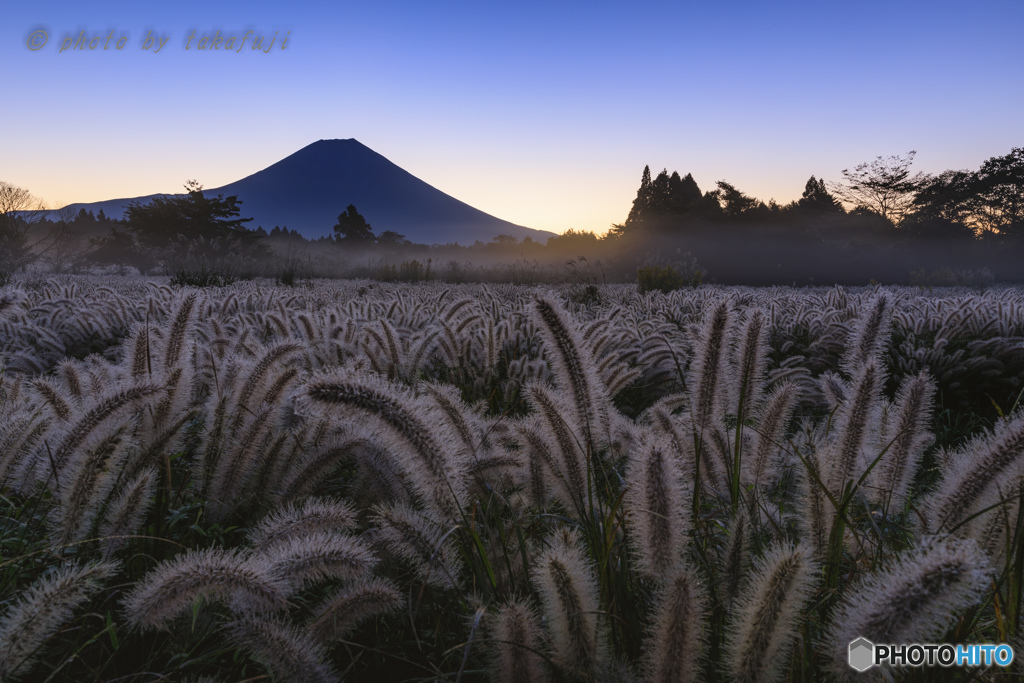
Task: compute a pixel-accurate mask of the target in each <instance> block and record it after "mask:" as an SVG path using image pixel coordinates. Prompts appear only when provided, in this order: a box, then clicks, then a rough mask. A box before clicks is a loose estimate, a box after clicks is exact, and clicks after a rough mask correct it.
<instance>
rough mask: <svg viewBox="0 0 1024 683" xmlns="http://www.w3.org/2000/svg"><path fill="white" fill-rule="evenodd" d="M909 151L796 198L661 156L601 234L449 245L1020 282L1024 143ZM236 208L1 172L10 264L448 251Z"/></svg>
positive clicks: (610, 272) (364, 227)
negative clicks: (75, 199) (956, 274)
mask: <svg viewBox="0 0 1024 683" xmlns="http://www.w3.org/2000/svg"><path fill="white" fill-rule="evenodd" d="M914 156H915V152H913V151H912V152H909V153H907V154H905V155H896V156H890V157H877V158H876V159H874V160H873V161H870V162H864V163H861V164H858V165H857V166H855V167H853V168H850V169H845V170H843V171H842V179H841V180H839V181H836V182H826V181H825V180H823V179H821V178H818V177H816V176H813V175H812V176H811V177H810V178H809V179H808V181H807V183H806V184H805V186H804V190H803V193H802V195H801V196H800V198H799V199H797V200H794V201H792V202H790V203H788V204H785V205H780V204H778V203H776V202H775V201H774V200H769V201H768V202H765V201H763V200H760V199H758V198H756V197H753V196H750V195H748V194H746V193H744V192H743V191H741V190H740V189H738V188H737V187H736V186H734V185H733V184H731V183H729V182H727V181H725V180H720V181H718V182H717V183H716V184H715V186H714V189H711V190H708V191H702V190H701V188H700V187H699V186H698V184H697V182H696V180H695V179H694V178H693V176H692V174H689V173H688V174H686V175H685V176H681V175H680V174H679V173H678V172H672V173H671V174H670V173H669V172H668V170H667V169H665V170H663V171H661V173H659V174H658V175H657V176H652V174H651V171H650V167H649V166H648V167H645V168H644V170H643V173H642V175H641V179H640V187H639V189H638V190H637V195H636V198H635V199H634V200H633V204H632V206H631V207H630V210H629V213H628V215H627V217H626V220H625V221H624V222H623V223H621V224H614V225H612V227H611V230H609V231H608V232H607V233H606V234H605V235H597V234H596V233H593V232H589V231H578V230H573V229H569V230H567V231H566V232H565V233H563V234H561V235H557V236H554V237H552V238H550V239H549V240H548V242H547V244H541V243H538V242H534V241H533V240H531V239H530V238H526V239H525V240H523V241H522V242H520V241H519V240H517V239H516V238H514V237H511V236H508V235H499V236H497V237H496V238H494V239H493V240H492V241H491V242H489V243H486V244H485V243H482V242H478V243H476V244H475V245H472V246H471V247H460V246H458V245H447V246H446V247H443V248H441V249H442V250H446V251H444V253H445V254H446V255H449V252H450V255H449V256H450V257H453V258H465V259H470V260H471V259H474V258H485V259H490V260H492V261H493V260H500V259H502V258H520V257H522V258H536V259H549V260H557V259H562V260H564V259H565V258H576V257H579V256H586V257H588V258H589V259H591V261H594V260H598V261H600V262H601V263H602V268H603V270H604V273H605V276H606V277H608V278H610V279H617V280H621V279H625V280H629V279H632V278H634V277H635V275H636V271H637V269H638V268H639V267H643V266H647V265H672V264H680V263H684V262H685V263H686V264H688V265H687V266H686V267H687V268H688V269H689V270H694V269H696V268H700V269H702V270H705V271H706V272H708V274H710V275H711V276H712V277H711V279H712V280H718V281H721V282H744V283H750V284H757V283H789V282H798V283H804V284H807V283H818V282H824V281H829V280H832V281H837V282H850V283H861V284H862V283H864V282H865V281H866V280H868V279H878V280H884V281H889V282H895V281H907V280H908V278H909V277H910V274H911V273H912V272H925V273H929V272H933V271H934V272H939V271H951V272H953V271H960V270H965V269H966V270H972V269H990V268H995V269H996V270H997V274H998V275H999V277H1000V278H1001V279H1007V280H1019V279H1024V269H1022V267H1021V266H1020V263H1021V256H1022V255H1024V148H1014V149H1012V150H1011V151H1010V152H1009V153H1008V154H1006V155H1003V156H998V157H993V158H991V159H988V160H987V161H985V162H984V163H983V164H982V165H981V166H980V167H979V168H978V169H977V170H974V171H967V170H958V171H952V170H951V171H944V172H942V173H940V174H938V175H928V174H924V173H920V172H918V173H914V172H912V170H911V166H912V163H913V160H914ZM241 205H242V202H241V200H239V199H238V197H236V196H228V197H224V196H223V195H217V196H215V197H214V196H209V195H208V194H207V193H204V192H203V189H202V186H201V185H199V183H198V182H196V181H189V182H188V183H186V185H185V193H184V194H182V195H174V196H161V197H156V198H154V199H152V200H150V201H149V202H145V203H142V202H133V203H132V204H130V205H129V206H128V207H127V209H126V211H125V214H124V217H123V218H122V219H120V220H114V219H110V218H108V217H106V216H104V215H103V212H102V211H100V212H99V214H98V215H93V214H91V213H90V212H86V211H85V210H84V209H83V210H81V211H79V212H78V213H77V214H76V213H73V212H71V211H69V210H68V209H66V208H65V209H59V210H57V211H55V212H51V213H50V215H49V216H46V217H43V215H42V214H43V212H40V211H39V210H38V209H40V208H41V207H39V206H38V203H37V202H36V201H35V200H34V199H33V198H32V196H31V195H30V194H29V193H28V191H26V190H24V189H21V188H17V187H15V186H13V185H10V184H8V183H2V182H0V272H10V271H13V270H17V269H19V268H24V267H26V266H27V265H29V264H31V263H32V262H33V261H40V262H42V263H43V264H44V266H46V267H48V268H50V269H51V270H53V271H56V272H64V271H66V270H69V269H73V268H75V267H79V268H82V267H90V266H96V265H110V264H121V265H124V264H130V265H132V266H135V267H137V268H139V270H140V271H142V272H158V271H159V270H163V271H164V272H170V271H173V270H175V269H180V268H187V267H202V268H230V267H234V268H237V267H238V265H239V264H240V263H248V264H260V263H267V262H272V261H274V260H275V259H280V258H281V257H282V255H288V254H295V253H300V252H301V253H312V252H317V253H318V254H319V255H321V256H325V257H326V258H332V256H331V255H332V254H333V255H334V257H338V258H341V257H343V256H344V255H346V254H377V255H378V256H381V257H382V258H390V257H391V256H395V257H396V258H397V257H398V256H397V255H399V254H404V255H409V257H410V258H419V255H423V256H428V254H427V253H426V252H428V251H430V250H434V251H437V250H438V247H428V246H427V245H417V244H413V243H412V242H411V241H410V240H408V239H406V238H405V236H404V235H401V234H399V233H397V232H395V231H392V230H383V231H381V232H379V233H376V234H375V233H374V230H373V227H372V226H371V224H370V222H369V221H368V220H367V218H366V217H364V216H363V215H362V214H360V213H359V211H358V210H357V208H356V207H355V206H354V205H352V204H349V205H348V206H347V207H346V208H345V209H344V210H343V211H342V212H341V213H340V214H339V215H338V219H337V222H336V224H335V225H334V226H333V235H332V236H331V237H327V238H320V239H316V240H308V239H306V238H304V237H303V236H302V235H300V234H299V233H298V232H297V231H293V230H289V229H288V228H287V227H280V226H275V227H274V228H273V229H271V230H270V231H269V232H267V231H266V230H265V229H264V228H263V227H262V226H260V227H257V228H255V229H254V228H251V227H249V226H248V225H247V224H248V223H251V222H252V219H251V218H244V217H242V206H241ZM33 210H35V211H34V212H33ZM33 215H35V216H36V217H35V218H33ZM697 262H699V264H700V265H699V266H698V265H697ZM939 284H951V283H947V282H943V283H939Z"/></svg>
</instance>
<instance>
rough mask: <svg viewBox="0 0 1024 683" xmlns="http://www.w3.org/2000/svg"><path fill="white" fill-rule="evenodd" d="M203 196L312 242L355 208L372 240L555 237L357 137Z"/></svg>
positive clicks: (105, 205) (110, 206)
mask: <svg viewBox="0 0 1024 683" xmlns="http://www.w3.org/2000/svg"><path fill="white" fill-rule="evenodd" d="M203 192H204V193H205V194H207V195H218V194H223V195H225V196H231V195H236V196H237V197H238V199H239V200H240V202H241V208H242V217H244V218H248V217H252V218H253V219H254V220H253V221H252V222H250V223H248V226H249V227H251V228H255V227H257V226H260V227H262V228H263V229H264V230H266V231H268V232H269V231H270V230H272V229H273V228H274V227H275V226H280V227H285V226H287V227H288V228H289V229H291V230H298V232H299V233H301V234H302V235H303V236H305V237H307V238H309V239H316V238H319V237H323V236H327V235H331V234H333V226H334V224H335V223H336V222H337V218H338V214H340V213H341V212H342V211H344V210H345V208H346V207H347V206H348V205H349V204H354V205H355V206H356V208H357V209H358V210H359V213H360V214H362V215H363V216H364V217H365V218H366V220H367V222H369V223H370V225H371V226H372V227H373V231H374V233H375V234H378V235H379V234H380V233H381V232H383V231H385V230H392V231H394V232H397V233H400V234H402V235H405V237H406V239H408V240H411V241H413V242H417V243H421V244H449V243H459V244H472V243H473V242H475V241H477V240H480V241H483V242H487V241H490V240H491V239H493V238H494V237H496V236H497V235H501V234H504V235H512V236H514V237H516V238H517V239H523V238H524V237H531V238H532V239H534V240H538V241H544V240H546V239H547V238H548V237H550V236H551V235H553V234H554V233H551V232H547V231H543V230H534V229H532V228H527V227H525V226H521V225H516V224H515V223H511V222H509V221H505V220H502V219H500V218H497V217H495V216H492V215H490V214H488V213H485V212H483V211H481V210H479V209H477V208H474V207H472V206H470V205H469V204H466V203H465V202H462V201H460V200H458V199H456V198H454V197H452V196H450V195H448V194H446V193H444V192H442V191H441V190H439V189H437V188H436V187H434V186H432V185H430V184H428V183H427V182H425V181H423V180H421V179H420V178H417V177H416V176H414V175H412V174H411V173H409V172H408V171H406V170H405V169H403V168H401V167H400V166H398V165H396V164H395V163H393V162H392V161H390V160H388V159H387V158H385V157H384V156H382V155H381V154H378V153H377V152H375V151H373V150H372V149H370V148H369V147H367V146H366V145H364V144H363V143H361V142H359V141H358V140H356V139H355V138H347V139H323V140H318V141H316V142H313V143H310V144H309V145H306V146H305V147H303V148H301V149H299V150H298V151H296V152H294V153H292V154H290V155H288V156H286V157H285V158H283V159H281V160H279V161H277V162H275V163H273V164H271V165H270V166H267V167H266V168H264V169H262V170H260V171H257V172H255V173H252V174H250V175H248V176H245V177H243V178H241V179H239V180H236V181H234V182H232V183H228V184H227V185H222V186H220V187H215V188H210V189H204V190H203ZM160 196H172V195H166V194H159V193H158V194H152V195H146V196H142V197H134V198H122V199H110V200H105V201H100V202H88V203H76V204H72V205H71V208H72V209H73V210H74V211H75V212H78V211H79V209H82V208H84V209H86V210H87V211H93V212H94V213H95V212H98V211H99V210H101V209H102V210H103V212H104V213H105V214H106V215H107V216H110V217H111V218H120V217H121V216H122V215H123V213H124V209H125V207H126V206H127V205H128V204H129V203H130V202H133V201H138V202H143V203H145V202H148V201H150V200H152V199H153V198H154V197H160Z"/></svg>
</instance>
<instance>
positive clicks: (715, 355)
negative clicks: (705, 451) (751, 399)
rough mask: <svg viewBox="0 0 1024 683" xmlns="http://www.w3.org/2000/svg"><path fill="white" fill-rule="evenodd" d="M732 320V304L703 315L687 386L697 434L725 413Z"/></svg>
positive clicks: (725, 303)
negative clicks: (729, 334) (724, 402)
mask: <svg viewBox="0 0 1024 683" xmlns="http://www.w3.org/2000/svg"><path fill="white" fill-rule="evenodd" d="M731 318H732V315H731V307H730V305H729V302H728V301H720V302H718V303H717V304H715V306H714V308H712V309H711V310H710V311H709V312H708V313H706V314H705V315H704V320H703V322H702V323H701V326H700V332H699V333H698V338H697V340H696V349H695V351H694V359H693V362H692V363H691V365H690V370H689V373H688V377H687V385H688V387H689V392H690V414H691V416H692V419H693V428H694V429H695V430H696V431H697V433H698V434H701V433H703V431H704V430H705V429H706V428H707V427H708V426H709V425H710V423H711V422H712V420H717V419H721V417H722V416H723V415H724V414H725V409H724V406H723V405H722V404H723V396H722V384H723V382H725V381H727V376H726V368H725V360H726V346H727V344H726V342H727V333H728V331H729V329H730V321H731Z"/></svg>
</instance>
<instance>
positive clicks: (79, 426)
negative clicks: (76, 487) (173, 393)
mask: <svg viewBox="0 0 1024 683" xmlns="http://www.w3.org/2000/svg"><path fill="white" fill-rule="evenodd" d="M160 390H161V387H160V385H157V384H148V383H146V384H135V385H132V386H129V387H128V388H125V389H121V390H120V391H118V392H117V393H115V394H112V395H109V396H107V397H105V398H102V399H100V400H98V401H97V402H96V403H95V404H94V405H93V406H92V407H91V408H90V409H89V410H87V411H86V412H85V413H84V414H83V415H82V416H81V417H80V418H78V419H77V420H75V421H74V422H72V423H70V425H69V427H68V428H67V430H66V431H65V432H64V434H63V436H62V438H61V440H60V442H59V443H58V445H57V447H56V448H54V449H53V463H54V468H55V469H56V470H57V471H58V472H59V471H60V470H61V469H62V468H63V466H64V463H65V461H66V460H67V459H68V458H69V457H70V456H71V454H72V452H73V451H74V450H75V449H77V448H78V447H79V446H81V445H82V443H83V442H84V441H85V440H86V439H87V438H88V437H89V435H90V434H92V433H93V432H94V431H95V430H96V429H98V428H99V426H100V425H102V424H103V423H104V422H105V421H107V420H109V419H111V418H112V417H114V416H116V415H118V414H120V412H121V410H122V409H124V408H130V407H132V406H134V405H135V404H136V403H138V402H139V401H140V400H142V399H144V398H147V397H149V396H152V395H153V394H155V393H157V392H158V391H160Z"/></svg>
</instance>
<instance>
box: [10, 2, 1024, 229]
mask: <svg viewBox="0 0 1024 683" xmlns="http://www.w3.org/2000/svg"><path fill="white" fill-rule="evenodd" d="M150 5H153V6H150ZM3 15H4V17H3V22H2V25H0V64H3V66H4V69H3V71H4V87H3V92H4V95H5V96H4V104H3V105H2V106H0V143H2V147H0V180H5V181H7V182H10V183H13V184H15V185H18V186H21V187H25V188H27V189H29V190H30V191H31V192H32V193H33V194H34V195H36V196H37V197H40V198H42V199H44V200H45V201H46V202H47V203H48V205H50V206H57V205H60V204H65V203H71V202H82V201H98V200H102V199H113V198H119V197H133V196H139V195H145V194H152V193H156V192H177V191H180V189H181V186H182V184H183V183H184V181H185V180H187V179H189V178H195V179H197V180H199V181H200V182H201V183H202V184H203V185H204V186H206V187H209V188H213V187H217V186H220V185H223V184H226V183H229V182H232V181H234V180H238V179H239V178H242V177H244V176H246V175H249V174H251V173H254V172H256V171H258V170H260V169H262V168H265V167H266V166H269V165H270V164H272V163H274V162H275V161H278V160H279V159H281V158H283V157H285V156H287V155H288V154H291V153H292V152H294V151H296V150H298V149H299V148H301V147H304V146H305V145H307V144H309V143H311V142H313V141H315V140H318V139H321V138H356V139H358V140H359V141H360V142H362V143H363V144H365V145H367V146H368V147H370V148H372V149H374V150H376V151H377V152H379V153H380V154H383V155H384V156H385V157H387V158H388V159H390V160H391V161H393V162H394V163H396V164H398V165H399V166H401V167H403V168H404V169H406V170H407V171H409V172H410V173H412V174H414V175H416V176H418V177H419V178H421V179H423V180H425V181H426V182H428V183H430V184H431V185H433V186H435V187H437V188H438V189H440V190H442V191H444V192H446V193H448V194H450V195H452V196H454V197H456V198H458V199H461V200H462V201H464V202H467V203H469V204H471V205H473V206H475V207H477V208H479V209H481V210H483V211H486V212H488V213H491V214H493V215H495V216H498V217H500V218H504V219H506V220H510V221H512V222H514V223H518V224H521V225H526V226H529V227H532V228H538V229H545V230H552V231H555V232H562V231H564V230H565V229H567V228H575V229H578V230H580V229H581V230H594V231H597V232H604V231H605V230H606V229H607V228H608V227H609V225H610V224H611V223H613V222H616V223H617V222H621V221H623V220H624V219H625V218H626V215H627V214H628V212H629V208H630V205H631V203H632V200H633V198H634V197H635V196H636V190H637V187H638V186H639V182H640V175H641V172H642V170H643V167H644V165H645V164H649V165H650V166H651V170H652V171H653V172H655V173H657V172H658V171H660V170H661V169H662V168H666V167H667V168H668V170H669V171H672V170H678V171H679V172H680V173H683V174H685V173H688V172H689V173H693V175H694V178H695V179H696V180H697V182H698V184H699V185H700V187H701V189H702V190H708V189H713V185H714V183H715V181H717V180H723V179H724V180H727V181H729V182H731V183H732V184H733V185H735V186H737V187H738V188H739V189H740V190H743V191H744V192H746V193H747V194H751V195H754V196H756V197H759V198H761V199H764V200H768V199H769V198H774V199H776V200H777V201H779V202H780V203H785V202H788V201H790V200H792V199H795V198H798V197H799V196H800V193H801V192H802V190H803V186H804V183H805V182H806V180H807V178H808V176H810V175H811V174H815V175H817V176H819V177H824V178H826V179H827V180H839V179H840V178H841V175H840V172H841V171H842V169H844V168H852V167H853V166H855V165H856V164H858V163H860V162H862V161H869V160H871V159H873V158H874V157H875V156H879V155H885V156H888V155H892V154H903V153H906V152H907V151H909V150H911V149H916V150H917V151H918V155H917V159H916V162H915V165H914V168H915V169H916V170H921V171H926V172H932V173H937V172H941V171H943V170H945V169H948V168H966V169H976V168H977V167H978V166H979V165H980V164H981V163H982V162H983V161H985V160H986V159H988V158H990V157H992V156H997V155H1003V154H1006V153H1008V152H1009V151H1010V149H1011V148H1013V147H1019V146H1022V145H1024V87H1022V74H1024V40H1021V35H1022V33H1024V2H1021V0H1012V1H1011V0H1003V1H997V0H976V1H975V2H972V3H966V2H948V1H943V0H931V1H927V2H925V1H920V2H918V1H914V2H910V1H900V0H887V1H885V2H881V1H879V2H875V1H874V0H872V1H868V2H859V3H832V2H822V1H821V0H817V1H815V2H804V1H797V2H754V1H749V0H747V1H739V0H720V1H718V2H711V1H706V2H699V3H698V2H687V1H685V0H676V1H675V2H645V3H634V4H632V6H627V5H626V3H624V2H615V3H610V2H600V1H591V2H586V3H575V2H572V3H570V2H557V1H555V2H550V1H549V2H544V3H540V2H524V1H517V2H506V3H500V4H499V3H493V2H486V1H480V0H477V1H476V2H396V1H378V2H373V3H369V2H366V3H345V2H342V3H326V2H325V3H322V4H321V3H298V2H273V3H270V2H244V3H243V2H218V3H211V2H189V1H179V2H173V3H169V2H163V3H159V5H157V4H156V3H138V2H132V3H128V2H123V3H122V2H102V1H99V2H89V3H83V2H70V1H66V2H46V1H45V0H43V1H39V2H35V3H32V4H31V5H30V4H28V3H24V4H22V3H18V4H15V3H13V2H7V3H5V7H4V9H3ZM36 30H46V31H47V32H48V34H49V40H48V43H47V44H46V45H45V47H43V48H42V49H39V50H37V51H32V50H30V49H28V47H27V41H28V38H29V36H30V34H31V33H33V32H34V31H36ZM82 30H84V31H85V32H86V35H87V36H93V35H99V36H101V37H104V38H105V37H106V36H107V35H108V34H109V32H110V31H111V30H113V31H114V34H115V41H116V39H117V38H119V37H120V36H122V35H123V36H127V39H128V40H127V43H126V45H125V47H124V48H123V49H122V50H116V49H114V44H115V42H114V41H112V42H111V48H110V49H108V50H106V51H104V50H102V49H97V50H93V51H89V50H85V51H80V50H67V51H65V52H63V53H60V52H59V49H60V47H61V45H62V44H63V39H64V37H65V36H66V35H68V34H71V35H73V36H78V35H79V32H80V31H82ZM193 30H194V31H196V42H198V38H199V37H201V36H202V35H204V34H212V33H214V32H215V31H217V30H220V31H221V32H222V34H226V35H229V36H230V35H235V36H241V35H243V34H244V33H245V32H246V31H247V30H252V31H253V32H254V34H256V35H260V34H267V35H271V34H273V33H274V32H275V31H277V32H278V44H277V45H276V46H275V48H274V49H273V50H272V51H271V52H270V53H267V54H263V53H254V52H253V51H252V50H251V49H249V47H248V45H247V46H246V47H245V48H243V51H242V52H241V53H227V52H225V51H224V50H220V51H218V52H211V51H204V52H200V51H198V50H197V49H196V47H195V42H194V43H193V47H192V49H190V50H186V49H185V40H186V38H187V37H188V35H189V34H190V33H191V32H192V31H193ZM149 31H152V32H153V34H154V35H163V36H167V37H168V40H167V43H166V44H165V46H164V48H163V49H162V51H161V52H160V53H157V54H153V53H152V50H149V51H144V50H143V49H142V47H141V46H142V43H143V40H144V39H145V37H146V35H147V32H149ZM286 32H290V34H289V41H288V44H287V47H286V49H284V50H280V49H277V48H278V47H279V45H280V40H281V36H283V35H284V34H285V33H286ZM100 42H101V43H102V41H100ZM265 44H266V43H264V45H265ZM341 208H343V207H339V210H340V209H341ZM371 220H372V218H371Z"/></svg>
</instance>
